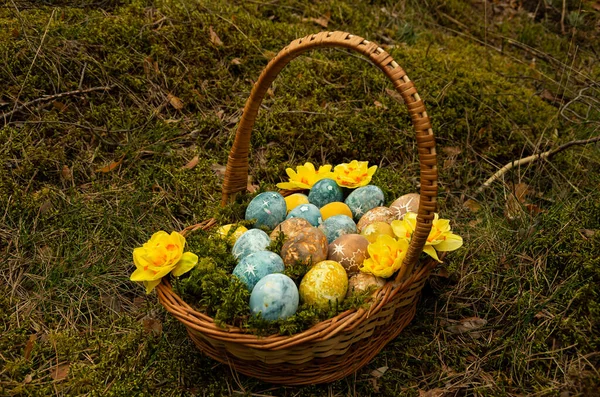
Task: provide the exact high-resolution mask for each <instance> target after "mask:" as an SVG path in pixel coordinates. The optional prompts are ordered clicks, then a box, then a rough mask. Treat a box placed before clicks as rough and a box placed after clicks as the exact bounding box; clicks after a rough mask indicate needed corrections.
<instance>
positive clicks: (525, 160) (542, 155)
mask: <svg viewBox="0 0 600 397" xmlns="http://www.w3.org/2000/svg"><path fill="white" fill-rule="evenodd" d="M594 142H600V135H599V136H595V137H592V138H589V139H581V140H578V141H571V142H567V143H565V144H564V145H560V146H559V147H557V148H556V149H552V150H548V151H547V152H543V153H536V154H532V155H531V156H528V157H524V158H522V159H519V160H517V161H512V162H510V163H508V164H506V165H505V166H504V167H502V168H500V169H499V170H498V172H496V173H495V174H494V175H492V176H491V177H490V178H489V179H488V180H487V181H485V182H484V184H483V185H481V186H480V187H479V189H477V191H476V192H475V193H476V194H479V193H481V192H482V191H483V190H484V189H485V188H486V187H488V186H490V185H491V184H492V183H493V182H494V181H495V180H496V179H498V178H500V177H501V176H502V175H504V174H506V173H507V172H508V171H509V170H511V169H512V168H514V167H515V166H519V165H523V164H528V163H531V162H533V161H535V160H539V159H547V158H550V157H552V156H554V155H555V154H556V153H558V152H562V151H563V150H565V149H567V148H570V147H571V146H576V145H577V146H579V145H587V144H589V143H594Z"/></svg>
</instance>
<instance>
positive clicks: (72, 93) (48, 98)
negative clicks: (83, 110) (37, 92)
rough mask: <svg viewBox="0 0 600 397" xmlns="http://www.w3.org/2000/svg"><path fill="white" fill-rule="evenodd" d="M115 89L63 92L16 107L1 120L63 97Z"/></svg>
mask: <svg viewBox="0 0 600 397" xmlns="http://www.w3.org/2000/svg"><path fill="white" fill-rule="evenodd" d="M114 87H115V86H114V85H110V86H106V87H92V88H86V89H85V90H75V91H67V92H61V93H60V94H55V95H45V96H43V97H41V98H37V99H34V100H33V101H29V102H25V103H24V104H22V105H20V106H15V107H14V108H13V110H11V111H10V112H6V113H3V114H2V115H0V118H2V119H4V120H6V118H7V117H9V116H11V115H13V114H15V113H17V112H19V111H21V110H22V109H24V108H27V107H29V106H31V105H35V104H37V103H40V102H47V101H52V100H55V99H58V98H63V97H66V96H70V95H79V94H86V93H88V92H93V91H108V90H111V89H113V88H114Z"/></svg>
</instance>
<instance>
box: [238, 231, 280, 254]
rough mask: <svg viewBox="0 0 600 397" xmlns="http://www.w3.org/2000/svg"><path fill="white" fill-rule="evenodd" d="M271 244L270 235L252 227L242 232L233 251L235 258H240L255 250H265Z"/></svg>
mask: <svg viewBox="0 0 600 397" xmlns="http://www.w3.org/2000/svg"><path fill="white" fill-rule="evenodd" d="M270 244H271V239H270V238H269V235H268V234H267V233H265V232H263V231H262V230H260V229H250V230H248V231H247V232H246V233H244V234H242V235H241V236H240V238H238V239H237V241H236V242H235V244H234V245H233V250H232V251H231V252H232V254H233V256H235V259H237V260H240V259H242V258H244V257H246V256H248V255H250V254H252V253H253V252H258V251H265V250H266V249H267V247H268V246H269V245H270Z"/></svg>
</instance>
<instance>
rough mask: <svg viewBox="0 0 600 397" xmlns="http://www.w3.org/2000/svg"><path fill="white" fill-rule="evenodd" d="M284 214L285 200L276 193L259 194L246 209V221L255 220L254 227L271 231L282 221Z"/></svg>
mask: <svg viewBox="0 0 600 397" xmlns="http://www.w3.org/2000/svg"><path fill="white" fill-rule="evenodd" d="M285 214H286V204H285V199H284V198H283V196H282V195H281V194H279V193H277V192H264V193H260V194H259V195H257V196H256V197H254V198H253V199H252V201H250V204H248V208H246V220H247V221H248V220H250V219H256V223H255V224H254V227H261V226H266V227H267V228H268V229H273V228H274V227H275V226H277V225H278V224H280V223H281V222H283V221H284V219H285Z"/></svg>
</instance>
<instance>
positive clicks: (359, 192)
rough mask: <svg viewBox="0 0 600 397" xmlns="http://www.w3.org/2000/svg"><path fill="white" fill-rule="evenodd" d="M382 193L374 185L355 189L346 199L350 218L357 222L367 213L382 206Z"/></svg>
mask: <svg viewBox="0 0 600 397" xmlns="http://www.w3.org/2000/svg"><path fill="white" fill-rule="evenodd" d="M384 200H385V198H384V197H383V192H382V191H381V189H380V188H378V187H377V186H375V185H367V186H363V187H359V188H358V189H355V190H354V191H353V192H352V193H350V194H349V195H348V197H346V201H344V202H345V203H346V205H347V206H348V207H350V211H352V216H353V217H354V220H355V221H358V220H359V219H360V218H361V217H362V216H363V215H364V214H366V213H367V211H369V210H371V209H373V208H375V207H380V206H382V205H383V201H384Z"/></svg>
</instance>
